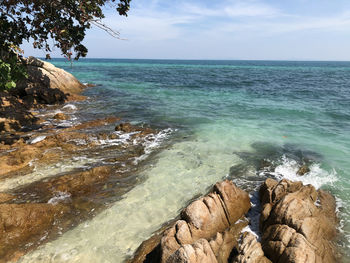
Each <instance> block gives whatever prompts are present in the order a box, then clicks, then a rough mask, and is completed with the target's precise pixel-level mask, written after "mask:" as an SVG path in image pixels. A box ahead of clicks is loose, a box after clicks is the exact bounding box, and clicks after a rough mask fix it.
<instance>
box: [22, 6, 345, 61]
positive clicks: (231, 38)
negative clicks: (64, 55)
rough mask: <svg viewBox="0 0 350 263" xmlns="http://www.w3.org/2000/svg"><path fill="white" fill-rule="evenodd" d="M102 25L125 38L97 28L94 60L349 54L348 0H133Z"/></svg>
mask: <svg viewBox="0 0 350 263" xmlns="http://www.w3.org/2000/svg"><path fill="white" fill-rule="evenodd" d="M104 23H105V24H107V25H109V26H110V27H111V28H113V29H114V30H117V31H119V32H120V33H121V38H122V39H124V40H120V39H115V38H112V37H111V36H110V35H108V34H107V33H106V32H104V31H102V30H100V29H98V28H93V29H91V30H90V31H88V33H87V36H86V39H85V41H84V43H85V45H86V46H87V47H88V49H89V54H88V57H90V58H159V59H249V60H251V59H270V60H350V1H349V0H279V1H277V0H217V1H212V0H202V1H199V0H192V1H191V0H187V1H186V0H132V2H131V10H130V13H129V16H128V17H127V18H125V17H120V16H118V15H117V14H116V12H114V11H113V10H112V9H108V8H106V19H105V20H104ZM23 48H24V50H25V55H35V56H44V54H45V53H44V52H42V51H37V50H33V49H32V48H31V47H30V45H29V44H25V45H23ZM59 56H60V53H59V52H58V51H57V50H56V51H55V52H54V53H53V57H59Z"/></svg>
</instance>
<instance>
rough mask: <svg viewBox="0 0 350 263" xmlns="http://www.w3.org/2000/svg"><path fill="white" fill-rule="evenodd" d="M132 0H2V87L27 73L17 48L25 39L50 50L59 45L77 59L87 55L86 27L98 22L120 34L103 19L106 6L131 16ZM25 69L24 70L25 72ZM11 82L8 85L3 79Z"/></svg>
mask: <svg viewBox="0 0 350 263" xmlns="http://www.w3.org/2000/svg"><path fill="white" fill-rule="evenodd" d="M130 1H131V0H90V1H84V0H56V1H47V0H1V1H0V52H1V57H0V63H1V64H0V65H1V66H0V70H1V72H0V73H1V78H0V81H1V82H0V89H4V87H5V86H6V87H7V88H9V87H13V86H14V85H13V82H15V81H16V80H17V77H19V76H20V75H21V74H22V73H23V72H22V70H21V69H20V67H21V65H20V64H21V63H19V60H17V61H15V60H14V57H17V58H18V52H16V48H14V47H19V46H20V45H21V44H22V43H23V41H29V40H30V39H32V40H33V47H34V48H39V49H43V50H45V51H46V52H47V55H46V57H47V58H50V52H51V51H52V50H53V49H54V48H55V47H57V48H59V49H60V50H61V52H62V54H63V55H64V56H66V57H67V58H68V59H71V57H72V55H73V53H74V55H75V59H79V57H84V56H86V54H87V52H88V50H87V48H86V47H85V46H84V45H83V44H82V41H83V39H84V38H85V34H86V30H87V29H89V28H91V25H96V26H98V27H100V28H102V29H104V30H106V31H107V32H109V33H111V34H112V35H114V36H118V33H117V32H114V31H113V30H111V29H110V28H108V27H107V26H105V25H104V24H103V23H102V22H101V20H102V19H103V18H104V17H105V15H104V14H103V11H102V8H103V7H104V6H106V5H108V6H110V7H113V8H115V9H116V10H117V12H118V13H119V15H123V16H127V12H128V11H129V7H130ZM21 72H22V73H21ZM4 80H5V81H7V82H6V84H4V83H5V82H3V81H4Z"/></svg>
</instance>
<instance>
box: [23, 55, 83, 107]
mask: <svg viewBox="0 0 350 263" xmlns="http://www.w3.org/2000/svg"><path fill="white" fill-rule="evenodd" d="M24 61H25V64H26V67H27V71H28V76H29V77H28V79H27V80H25V81H22V82H20V83H18V89H19V90H22V92H24V93H25V94H26V95H27V96H28V97H32V99H34V100H36V101H37V102H38V103H43V104H56V103H61V102H64V101H65V100H66V99H67V98H68V97H69V96H70V95H74V94H79V93H81V92H82V91H83V89H84V88H85V86H84V85H83V84H82V83H80V82H79V81H78V80H77V79H76V78H75V77H74V76H73V75H72V74H70V73H68V72H67V71H65V70H63V69H60V68H57V67H55V66H54V65H52V64H51V63H49V62H46V61H42V60H40V59H37V58H34V57H28V58H27V59H24Z"/></svg>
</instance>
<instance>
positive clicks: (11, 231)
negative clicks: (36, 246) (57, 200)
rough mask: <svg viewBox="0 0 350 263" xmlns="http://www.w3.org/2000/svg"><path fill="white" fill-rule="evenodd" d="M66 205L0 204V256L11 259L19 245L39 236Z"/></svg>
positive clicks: (62, 212) (60, 214)
mask: <svg viewBox="0 0 350 263" xmlns="http://www.w3.org/2000/svg"><path fill="white" fill-rule="evenodd" d="M67 209H68V208H67V207H64V206H62V205H50V204H0V258H1V259H4V260H11V259H12V257H13V252H14V251H18V250H24V249H25V248H24V247H21V246H20V245H22V244H25V243H27V242H30V241H31V240H33V238H34V239H35V238H38V237H39V238H40V237H41V236H42V235H44V234H45V231H47V230H48V229H50V228H52V227H53V224H54V222H55V220H57V219H59V218H60V217H62V215H63V214H64V212H66V211H67Z"/></svg>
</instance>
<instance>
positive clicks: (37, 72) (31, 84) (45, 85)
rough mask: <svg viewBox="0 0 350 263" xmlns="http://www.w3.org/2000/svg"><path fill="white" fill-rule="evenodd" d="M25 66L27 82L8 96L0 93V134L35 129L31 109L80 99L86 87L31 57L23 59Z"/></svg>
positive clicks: (49, 65) (21, 82)
mask: <svg viewBox="0 0 350 263" xmlns="http://www.w3.org/2000/svg"><path fill="white" fill-rule="evenodd" d="M24 64H25V65H26V67H27V71H28V78H27V79H25V80H21V81H19V82H18V83H17V87H16V88H14V89H11V90H10V91H9V92H0V106H1V107H0V132H14V131H20V130H22V129H36V128H38V124H39V122H40V121H39V119H38V118H37V117H35V116H34V115H33V114H32V113H31V112H30V111H29V110H30V109H31V108H40V107H42V106H43V105H47V104H62V103H64V102H65V101H67V100H72V99H77V100H81V99H82V98H83V96H80V95H79V93H80V92H81V91H82V90H83V89H84V87H85V86H84V85H83V84H81V83H80V82H79V81H78V80H77V79H76V78H75V77H74V76H73V75H72V74H70V73H68V72H66V71H64V70H63V69H60V68H57V67H55V66H54V65H52V64H50V63H48V62H44V61H41V60H39V59H36V58H33V57H29V58H27V59H24Z"/></svg>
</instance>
